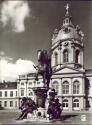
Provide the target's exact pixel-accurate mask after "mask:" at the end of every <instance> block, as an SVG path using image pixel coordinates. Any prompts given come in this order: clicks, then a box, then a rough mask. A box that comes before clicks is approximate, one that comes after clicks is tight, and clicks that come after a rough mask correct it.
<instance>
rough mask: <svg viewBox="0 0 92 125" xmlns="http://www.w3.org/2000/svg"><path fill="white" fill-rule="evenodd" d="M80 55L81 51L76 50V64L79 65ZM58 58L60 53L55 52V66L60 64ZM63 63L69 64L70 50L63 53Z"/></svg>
mask: <svg viewBox="0 0 92 125" xmlns="http://www.w3.org/2000/svg"><path fill="white" fill-rule="evenodd" d="M79 53H80V51H79V50H76V52H75V63H78V61H79ZM58 56H59V55H58V53H57V52H55V54H54V57H55V65H57V64H58ZM63 62H64V63H66V62H69V51H68V49H65V50H64V51H63Z"/></svg>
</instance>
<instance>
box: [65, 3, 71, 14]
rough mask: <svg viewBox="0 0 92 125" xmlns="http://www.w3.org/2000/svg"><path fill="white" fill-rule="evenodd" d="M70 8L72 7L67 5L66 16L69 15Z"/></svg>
mask: <svg viewBox="0 0 92 125" xmlns="http://www.w3.org/2000/svg"><path fill="white" fill-rule="evenodd" d="M69 7H70V5H69V3H67V4H66V6H65V8H66V15H69Z"/></svg>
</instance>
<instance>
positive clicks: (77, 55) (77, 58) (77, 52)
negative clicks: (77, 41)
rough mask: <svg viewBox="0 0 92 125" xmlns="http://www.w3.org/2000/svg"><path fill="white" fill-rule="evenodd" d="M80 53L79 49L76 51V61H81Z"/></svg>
mask: <svg viewBox="0 0 92 125" xmlns="http://www.w3.org/2000/svg"><path fill="white" fill-rule="evenodd" d="M79 53H80V51H79V50H76V52H75V62H76V63H78V62H79Z"/></svg>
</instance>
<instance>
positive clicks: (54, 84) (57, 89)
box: [52, 81, 59, 93]
mask: <svg viewBox="0 0 92 125" xmlns="http://www.w3.org/2000/svg"><path fill="white" fill-rule="evenodd" d="M52 88H53V89H55V91H56V92H57V93H58V91H59V83H58V82H57V81H54V82H53V84H52Z"/></svg>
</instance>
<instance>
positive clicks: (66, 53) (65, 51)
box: [63, 49, 69, 62]
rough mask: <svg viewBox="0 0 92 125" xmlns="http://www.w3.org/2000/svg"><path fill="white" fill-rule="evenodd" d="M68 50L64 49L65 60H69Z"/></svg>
mask: <svg viewBox="0 0 92 125" xmlns="http://www.w3.org/2000/svg"><path fill="white" fill-rule="evenodd" d="M68 55H69V54H68V50H67V49H65V50H64V51H63V62H68Z"/></svg>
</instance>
